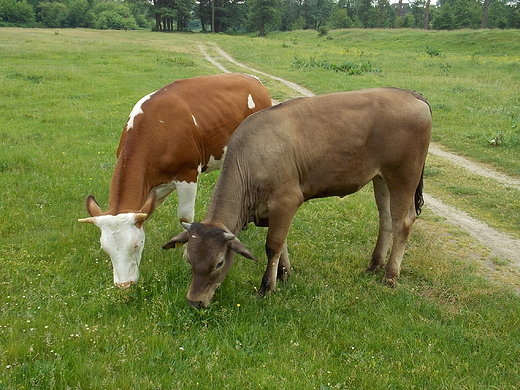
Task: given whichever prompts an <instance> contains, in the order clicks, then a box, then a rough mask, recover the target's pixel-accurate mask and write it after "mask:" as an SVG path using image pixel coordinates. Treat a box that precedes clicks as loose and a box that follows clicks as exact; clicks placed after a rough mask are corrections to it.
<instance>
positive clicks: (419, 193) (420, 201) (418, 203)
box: [414, 166, 424, 215]
mask: <svg viewBox="0 0 520 390" xmlns="http://www.w3.org/2000/svg"><path fill="white" fill-rule="evenodd" d="M423 176H424V166H423V169H422V172H421V180H419V185H418V186H417V189H416V190H415V199H414V201H415V213H416V214H417V215H420V214H421V208H422V206H423V205H424V198H423V187H424V182H423Z"/></svg>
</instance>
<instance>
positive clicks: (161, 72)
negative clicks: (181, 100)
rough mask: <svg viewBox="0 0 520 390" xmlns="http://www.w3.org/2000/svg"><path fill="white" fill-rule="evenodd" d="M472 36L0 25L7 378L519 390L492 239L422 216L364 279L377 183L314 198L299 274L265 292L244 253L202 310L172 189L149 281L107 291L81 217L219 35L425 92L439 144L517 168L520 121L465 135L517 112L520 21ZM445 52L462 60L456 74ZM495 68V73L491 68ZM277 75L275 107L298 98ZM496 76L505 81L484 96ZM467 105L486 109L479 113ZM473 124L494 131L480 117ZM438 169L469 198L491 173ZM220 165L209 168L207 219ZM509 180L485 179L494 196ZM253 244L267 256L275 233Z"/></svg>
mask: <svg viewBox="0 0 520 390" xmlns="http://www.w3.org/2000/svg"><path fill="white" fill-rule="evenodd" d="M399 34H401V35H399ZM472 34H475V35H471V34H470V33H469V32H450V33H444V32H438V33H437V34H435V33H425V32H422V31H401V32H400V31H397V32H395V31H375V32H373V33H372V32H368V31H361V30H360V31H357V30H354V31H350V30H349V31H331V32H330V33H329V35H331V36H332V38H333V39H318V38H317V37H316V35H317V34H316V32H291V33H285V34H278V33H277V34H272V35H270V36H269V37H268V38H267V39H258V38H251V37H233V38H231V37H228V36H222V35H217V36H213V35H203V34H200V35H199V34H158V33H150V32H145V31H140V32H123V31H121V32H114V31H90V30H88V31H87V30H78V29H74V30H59V31H58V34H56V33H55V31H54V30H38V29H30V30H25V29H0V65H1V67H0V69H1V71H0V86H1V88H0V118H2V120H1V121H0V183H1V186H2V189H3V191H2V201H1V202H0V218H1V220H2V221H3V223H2V225H1V227H0V237H1V238H0V240H1V241H0V243H1V244H0V264H1V269H2V271H3V278H2V281H0V389H9V390H10V389H66V388H71V389H72V388H78V389H159V388H163V389H193V388H201V389H208V388H231V389H242V388H252V389H268V388H269V389H270V388H279V389H297V388H298V389H299V388H303V389H354V388H355V389H358V388H364V389H383V388H393V389H403V388H406V389H413V388H418V389H461V388H467V389H492V388H500V389H518V388H519V387H520V374H519V373H518V370H517V364H518V361H520V347H519V345H520V330H519V327H518V323H519V322H520V298H519V296H518V295H517V294H516V293H515V292H514V291H513V290H512V289H511V288H510V287H509V286H507V285H503V284H500V283H497V282H493V281H491V280H489V279H488V278H485V277H484V276H483V273H482V270H481V269H480V267H479V265H478V264H479V262H478V261H476V260H480V259H481V258H485V257H486V256H487V252H486V250H485V249H484V248H482V247H480V246H479V245H476V244H475V243H474V241H473V240H472V239H471V238H470V237H468V236H467V235H466V234H464V233H462V232H461V231H460V230H458V229H456V228H454V227H451V226H448V225H446V224H445V223H443V222H442V221H441V220H440V219H439V218H438V217H436V216H435V215H433V214H431V213H430V212H429V211H428V210H425V212H424V214H423V215H422V216H421V218H420V219H419V220H418V222H417V223H416V225H415V226H414V229H413V232H412V237H411V240H410V243H409V246H408V249H407V252H406V255H405V259H404V263H403V269H402V277H401V279H400V282H399V286H398V287H397V288H395V289H389V288H387V287H384V286H383V285H382V284H380V280H381V278H382V274H378V275H369V274H365V273H364V272H363V269H364V267H365V266H366V265H367V263H368V259H369V256H370V253H371V250H372V249H373V245H374V243H375V238H376V232H377V219H376V208H375V205H374V202H373V200H372V195H371V189H370V188H366V189H364V190H362V191H361V192H360V193H358V194H355V195H353V196H350V197H347V198H344V199H337V198H331V199H320V200H315V201H311V202H309V203H308V204H305V205H304V206H303V207H302V208H301V210H300V212H299V213H298V215H297V217H296V218H295V221H294V223H293V226H292V229H291V233H290V237H289V246H290V249H289V251H290V255H291V259H292V264H293V267H294V270H293V274H292V276H291V278H290V281H289V283H288V284H286V285H284V286H280V288H279V290H278V291H276V293H275V294H272V295H270V296H268V297H266V298H265V299H263V300H258V299H256V297H255V295H254V291H255V289H256V288H257V287H258V286H259V284H260V279H261V276H262V274H263V270H264V267H265V264H264V262H263V261H259V262H258V263H255V262H252V261H250V260H246V259H244V258H240V257H238V258H237V259H236V264H235V265H234V267H233V269H232V270H231V272H230V274H229V276H228V278H227V279H226V280H225V282H224V283H223V285H222V286H221V288H220V289H219V290H218V291H217V293H216V295H215V298H214V302H213V305H212V306H211V307H210V308H209V309H208V310H200V311H198V310H195V309H193V308H191V307H189V306H188V305H187V303H186V302H185V298H184V296H185V293H186V290H187V286H188V283H189V268H188V266H187V265H186V264H185V262H184V261H183V259H182V250H177V251H168V252H167V251H163V250H161V249H160V247H161V245H162V244H164V243H165V242H166V241H167V240H168V239H170V238H171V236H172V235H173V234H175V233H177V232H179V231H180V226H179V225H178V223H177V221H176V199H175V196H172V197H171V199H169V200H167V201H166V203H165V204H164V205H163V206H161V207H160V208H159V209H158V210H156V212H155V213H154V216H153V218H152V219H151V220H150V221H149V222H148V223H147V244H146V249H145V252H144V256H143V261H142V264H141V281H140V283H139V285H138V286H137V287H136V288H134V289H131V290H129V291H119V290H116V289H115V288H113V287H112V286H111V283H112V269H111V264H110V260H109V259H108V256H107V255H106V254H105V253H104V252H103V251H102V250H101V249H100V248H99V231H98V229H97V228H95V227H94V226H90V225H88V226H87V225H84V224H78V223H77V222H76V220H77V218H81V217H84V216H86V215H85V214H86V212H85V210H84V204H83V202H84V198H85V196H86V195H87V194H90V193H92V194H94V195H95V196H96V197H97V199H99V201H100V203H101V205H102V207H103V208H105V207H106V203H107V199H108V188H109V180H110V176H111V174H112V169H113V165H114V162H115V150H116V147H117V143H118V140H119V135H120V132H121V129H122V127H123V124H124V122H125V120H126V117H127V115H128V113H129V112H130V110H131V108H132V106H133V105H134V103H135V102H136V101H137V100H139V99H140V98H141V97H142V96H143V95H145V94H147V93H149V92H151V91H153V90H155V89H157V88H159V87H161V86H163V85H165V84H167V83H168V82H170V81H173V80H175V79H177V78H183V77H191V76H195V75H199V74H211V73H216V72H217V69H215V68H213V67H212V66H211V65H210V64H209V63H207V62H205V61H204V60H203V58H202V56H201V54H200V53H199V52H198V49H197V48H196V46H195V45H194V43H196V42H206V41H208V40H210V39H211V40H214V41H215V42H217V43H218V44H219V45H221V46H222V47H223V48H225V50H227V51H229V52H230V53H231V54H232V55H233V56H235V57H236V58H238V59H239V60H240V61H241V62H245V63H249V64H250V65H253V66H254V67H255V68H257V69H259V70H262V71H265V72H267V73H270V74H274V75H277V76H281V77H285V78H287V79H289V80H291V81H295V82H298V83H301V84H302V85H304V86H305V87H307V88H309V89H311V90H313V91H315V92H316V93H321V92H328V91H333V90H340V89H348V90H350V89H358V88H363V87H370V86H378V85H396V86H401V87H407V88H412V89H418V90H421V91H422V92H425V95H427V96H428V97H429V98H430V100H431V101H432V105H433V106H434V112H435V114H434V115H435V118H436V124H435V138H436V141H438V142H441V143H443V144H444V145H447V146H449V147H453V148H455V146H457V147H458V148H459V149H456V150H458V151H460V152H465V153H467V154H468V155H469V154H471V153H473V155H474V157H475V158H478V159H481V160H482V161H489V162H492V163H493V164H495V165H497V166H499V167H501V168H502V169H503V170H504V171H509V172H510V173H515V172H516V169H518V168H517V166H518V158H519V156H518V153H516V154H515V153H513V151H515V150H514V148H513V146H512V145H508V142H509V141H508V137H507V136H506V133H504V135H505V142H504V146H503V147H497V148H489V147H487V145H485V143H484V145H481V143H480V140H479V139H478V138H475V137H473V138H472V137H467V136H466V134H473V135H474V134H478V132H479V131H480V132H482V128H484V127H485V128H487V127H493V128H494V126H495V124H497V123H501V121H502V122H504V123H506V124H508V125H511V124H510V123H511V122H508V121H510V119H508V117H507V115H509V113H508V112H506V111H508V110H509V111H511V112H513V111H514V110H517V108H518V96H519V95H518V93H517V92H518V86H517V85H512V84H509V89H510V90H511V91H509V90H506V88H505V87H504V85H505V83H506V81H505V80H506V79H507V78H506V73H509V75H508V77H509V80H512V79H513V80H514V79H515V77H516V80H517V79H518V74H517V73H515V71H516V68H514V67H508V66H506V65H504V66H503V67H502V68H501V67H500V66H498V64H500V63H502V64H505V63H507V61H510V63H514V62H515V61H516V62H518V58H517V57H515V56H518V54H517V53H518V50H516V49H515V50H516V51H511V52H510V51H509V49H511V48H515V47H516V48H517V46H518V43H517V41H518V40H516V41H515V40H514V39H513V38H514V37H518V34H517V32H510V31H489V32H472ZM515 34H517V35H515ZM398 37H400V39H399V40H398V39H397V38H398ZM396 42H397V43H396ZM471 42H475V43H474V44H471ZM283 43H285V46H287V47H284V45H283ZM392 45H393V46H394V47H393V50H392ZM471 45H473V49H471V48H470V46H471ZM515 45H517V46H515ZM397 47H399V48H400V49H401V50H403V52H402V54H399V51H398V50H396V49H397ZM426 47H430V48H435V49H436V50H438V51H439V52H440V53H441V55H440V56H430V55H429V54H428V53H427V52H426ZM468 47H469V48H468ZM246 49H247V51H245V50H246ZM491 49H492V50H491ZM477 51H479V52H481V53H482V54H479V55H478V61H479V63H480V64H481V65H480V66H481V67H477V68H476V69H477V70H479V72H474V73H473V74H472V73H471V66H470V65H471V63H469V64H468V65H464V64H465V60H464V59H467V60H468V61H471V56H472V55H473V54H474V53H475V52H477ZM411 52H413V53H416V54H414V55H415V57H413V59H410V58H409V53H411ZM268 53H270V54H269V55H268ZM296 54H297V55H298V56H300V57H301V58H305V59H308V58H311V57H312V58H315V59H317V60H325V59H326V60H327V61H330V62H331V63H343V62H344V61H353V62H363V63H364V62H366V61H370V63H371V64H372V65H373V67H374V68H378V69H381V70H382V73H383V75H378V74H366V75H359V76H347V75H343V74H340V73H336V72H330V71H327V70H296V69H294V68H292V67H291V63H292V61H293V60H294V57H295V55H296ZM506 54H508V56H506ZM507 58H508V59H507ZM354 60H355V61H354ZM358 60H360V61H358ZM399 62H401V66H399ZM421 64H422V65H421ZM427 64H431V67H426V65H427ZM441 64H450V65H451V68H450V69H451V70H450V72H451V73H450V74H449V75H445V73H447V71H446V70H443V69H442V68H441V66H440V65H441ZM485 64H488V65H489V66H488V67H487V68H486V67H485ZM228 65H229V69H230V70H239V69H237V68H234V67H232V66H231V65H230V64H226V67H228ZM495 68H496V75H495V74H494V76H493V79H494V81H492V80H491V78H492V77H491V76H490V75H489V73H486V72H487V71H489V70H490V69H495ZM399 69H401V71H399ZM402 69H407V70H408V71H409V74H403V72H402ZM424 69H431V70H432V71H431V72H429V73H428V74H425V72H424ZM444 69H447V68H444ZM484 70H485V71H486V72H484ZM459 73H460V74H459ZM456 75H457V76H456ZM480 76H482V77H480ZM266 84H267V85H268V87H269V88H270V90H272V91H274V92H273V96H275V97H277V98H278V99H280V100H282V99H283V98H287V97H290V96H291V94H292V93H293V92H291V91H289V90H288V89H287V88H286V87H284V86H280V85H278V84H277V83H275V82H273V81H269V80H266ZM493 84H494V85H495V86H496V88H495V90H494V92H493V94H492V95H489V96H488V97H487V98H485V97H484V96H482V94H485V93H490V91H491V89H492V88H491V86H492V85H493ZM457 86H459V87H457ZM423 90H425V91H423ZM454 91H458V92H454ZM515 93H516V96H514V94H515ZM515 99H516V100H515ZM510 102H512V103H511V104H510ZM506 103H507V104H506ZM515 104H516V106H515ZM472 105H473V107H474V108H472V109H471V110H470V107H472ZM502 105H503V106H504V107H505V108H504V110H503V111H500V110H499V107H501V106H502ZM439 106H442V107H449V109H440V108H439ZM435 107H437V108H435ZM486 107H487V108H488V109H486ZM515 107H517V108H515ZM460 108H464V109H463V110H462V111H458V109H460ZM471 112H475V115H478V117H479V118H481V119H482V121H481V122H479V121H480V120H481V119H478V118H473V119H472V118H468V117H471V115H470V113H471ZM516 113H517V114H518V111H516ZM506 114H507V115H506ZM470 119H471V120H474V121H475V123H481V126H482V128H481V129H480V130H478V129H477V130H475V129H473V128H471V127H466V125H467V124H468V120H470ZM463 127H464V128H465V129H466V131H467V133H465V132H462V131H461V129H462V128H463ZM494 130H495V129H494ZM513 130H514V129H512V131H513ZM494 135H495V132H494V131H493V133H492V134H491V136H490V137H489V138H492V137H493V136H494ZM482 141H486V142H487V140H486V136H484V135H482ZM481 146H482V147H481ZM480 147H481V150H482V154H479V153H477V152H478V150H480V149H479V148H480ZM508 148H510V149H511V151H510V149H508ZM471 150H473V152H471ZM470 152H471V153H470ZM484 152H485V153H484ZM516 152H518V149H516ZM506 160H507V161H506ZM427 175H428V176H427V179H428V181H427V185H428V186H429V187H428V190H429V191H430V189H436V188H438V191H439V194H441V193H442V194H443V196H446V197H448V198H449V196H450V194H454V195H456V196H457V197H460V196H462V197H463V198H467V199H470V200H469V201H467V202H466V203H467V205H468V206H469V205H470V204H472V202H473V200H474V199H475V198H478V197H479V196H478V195H475V193H477V194H478V193H479V192H478V191H479V186H483V185H482V184H481V183H479V182H477V181H475V180H476V179H475V178H472V177H467V176H464V175H463V174H462V173H459V172H457V173H456V174H455V173H454V172H453V168H451V167H450V166H449V165H447V164H445V163H442V162H438V161H436V160H435V159H432V164H431V168H429V171H428V172H427ZM216 177H217V173H213V174H211V175H209V176H204V177H203V178H202V179H201V186H200V187H201V188H200V196H199V198H198V201H197V219H199V220H200V219H201V218H202V216H203V215H204V210H205V209H206V206H207V203H208V199H209V194H210V191H211V188H212V185H213V183H214V181H215V178H216ZM443 178H444V179H445V183H444V184H443V183H442V179H443ZM486 186H487V184H486ZM489 187H491V186H489ZM441 189H443V190H442V191H445V192H441ZM488 191H491V194H488ZM499 192H500V189H496V190H492V189H490V190H488V189H486V191H482V192H481V194H482V198H483V199H484V200H482V202H490V199H489V198H490V197H494V196H497V193H499ZM444 194H445V195H444ZM499 195H500V194H499ZM443 199H444V198H443ZM510 202H511V203H512V205H511V206H509V208H508V209H506V210H507V212H505V213H503V214H501V213H493V214H496V215H495V216H494V218H495V220H496V226H498V227H500V228H502V229H511V230H514V227H513V225H514V223H515V221H516V220H515V219H514V217H511V216H509V217H508V215H507V214H513V213H514V212H515V210H516V209H515V208H514V207H515V206H514V204H515V197H514V195H513V196H512V198H511V200H510ZM516 203H518V202H516ZM484 217H485V216H484ZM485 218H487V217H485ZM516 231H518V229H516ZM240 238H241V240H242V241H243V242H244V243H245V244H246V245H248V246H249V247H250V248H251V250H252V251H253V253H255V254H257V255H258V256H259V257H260V258H264V257H263V256H262V255H263V251H264V244H263V243H264V239H265V230H264V229H260V228H253V227H252V228H250V229H249V230H247V231H244V232H243V233H242V234H241V236H240ZM494 262H495V263H496V266H497V267H507V263H505V262H504V261H503V260H501V259H495V260H494ZM517 282H518V281H516V283H517Z"/></svg>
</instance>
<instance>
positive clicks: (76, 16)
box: [66, 0, 94, 27]
mask: <svg viewBox="0 0 520 390" xmlns="http://www.w3.org/2000/svg"><path fill="white" fill-rule="evenodd" d="M93 19H94V15H93V14H92V12H91V11H90V4H89V3H88V1H87V0H70V1H69V4H68V7H67V15H66V24H67V26H68V27H90V26H91V24H92V23H93Z"/></svg>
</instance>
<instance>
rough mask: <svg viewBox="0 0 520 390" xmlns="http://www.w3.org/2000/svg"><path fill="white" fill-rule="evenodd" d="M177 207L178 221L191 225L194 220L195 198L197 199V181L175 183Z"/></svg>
mask: <svg viewBox="0 0 520 390" xmlns="http://www.w3.org/2000/svg"><path fill="white" fill-rule="evenodd" d="M175 186H176V188H177V198H178V199H179V206H178V209H177V216H178V217H179V221H181V222H188V223H191V222H193V221H194V220H195V198H196V197H197V181H195V182H187V181H181V182H176V183H175Z"/></svg>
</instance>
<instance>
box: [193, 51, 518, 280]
mask: <svg viewBox="0 0 520 390" xmlns="http://www.w3.org/2000/svg"><path fill="white" fill-rule="evenodd" d="M210 44H211V45H212V46H213V49H214V50H215V51H216V52H217V53H219V55H220V56H221V57H222V59H224V60H226V61H229V62H231V63H233V64H235V65H237V66H239V67H242V68H245V69H247V70H249V71H251V72H254V73H257V74H261V75H263V76H265V77H269V78H271V79H273V80H276V81H278V82H281V83H283V84H285V85H286V86H288V87H289V88H291V89H293V90H294V91H296V92H297V93H299V94H300V95H302V96H314V93H313V92H312V91H310V90H308V89H306V88H303V87H302V86H300V85H298V84H295V83H293V82H291V81H287V80H284V79H282V78H280V77H277V76H272V75H269V74H267V73H264V72H262V71H259V70H257V69H254V68H251V67H249V66H247V65H245V64H242V63H240V62H238V61H236V60H235V59H233V58H232V57H231V56H229V54H227V53H226V52H224V51H223V50H222V49H220V48H219V47H218V46H217V45H216V44H214V43H210ZM199 49H200V51H201V52H202V54H203V55H204V57H205V58H206V59H207V60H208V61H209V62H211V63H212V64H213V65H215V66H216V67H217V68H219V69H220V70H221V71H222V72H225V73H229V71H228V70H227V69H226V68H225V67H224V66H223V65H222V64H221V63H220V62H219V61H218V58H215V57H211V56H210V55H209V54H208V53H207V51H206V47H205V46H204V45H202V44H199ZM429 153H431V154H434V155H436V156H440V157H443V158H446V159H449V161H450V162H451V163H454V164H456V165H458V166H460V167H461V168H464V169H466V170H468V171H470V172H471V173H473V174H477V175H480V176H484V177H487V178H492V179H494V180H496V181H498V182H500V183H502V184H503V185H505V186H511V187H514V188H517V189H520V180H519V179H517V178H514V177H510V176H508V175H505V174H503V173H501V172H497V171H495V170H493V169H491V168H489V167H487V166H484V165H482V164H479V163H475V162H473V161H470V160H468V159H466V158H464V157H462V156H459V155H456V154H453V153H450V152H447V151H444V150H443V149H441V148H440V147H439V146H438V145H436V144H431V145H430V149H429ZM424 201H425V207H426V208H429V209H430V210H432V211H433V212H434V213H435V214H437V215H439V216H441V217H443V218H445V219H446V221H447V222H448V223H450V224H452V225H455V226H458V227H460V228H461V229H463V230H465V231H466V232H468V233H469V234H470V235H471V236H472V237H473V238H475V239H476V240H477V241H478V242H479V243H480V244H481V245H482V246H484V247H485V248H488V250H489V252H490V253H489V256H488V257H487V259H486V260H485V263H486V264H485V265H486V266H487V267H488V269H489V270H490V271H491V272H492V273H496V272H501V271H505V272H506V273H512V274H513V275H514V276H518V274H519V273H518V272H519V271H520V240H518V239H514V238H512V237H510V236H508V235H507V234H504V233H501V232H498V231H497V230H495V229H493V228H492V227H490V226H488V225H487V224H486V223H484V222H482V221H479V220H477V219H475V218H473V217H471V216H469V215H468V214H467V213H466V212H464V211H462V210H459V209H457V208H455V207H452V206H449V205H447V204H445V203H443V202H442V201H441V200H439V199H437V198H435V197H433V196H431V195H429V194H424ZM493 258H495V259H496V258H501V259H505V260H506V261H509V262H510V263H508V264H507V265H508V266H510V267H509V269H507V270H503V269H499V268H500V267H498V268H497V266H495V264H497V262H496V260H493ZM499 263H500V262H499ZM511 267H512V268H515V269H511ZM499 279H503V278H501V277H499ZM517 283H518V282H513V284H517Z"/></svg>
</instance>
